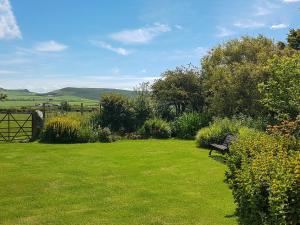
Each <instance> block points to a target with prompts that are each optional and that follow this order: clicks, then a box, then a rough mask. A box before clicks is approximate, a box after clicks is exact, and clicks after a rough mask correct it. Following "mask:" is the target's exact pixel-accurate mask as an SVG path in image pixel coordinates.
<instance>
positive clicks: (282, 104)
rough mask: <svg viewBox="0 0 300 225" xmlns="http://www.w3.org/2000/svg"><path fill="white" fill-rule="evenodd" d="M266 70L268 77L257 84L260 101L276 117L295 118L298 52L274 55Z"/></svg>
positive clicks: (299, 90)
mask: <svg viewBox="0 0 300 225" xmlns="http://www.w3.org/2000/svg"><path fill="white" fill-rule="evenodd" d="M267 70H268V72H269V74H270V76H269V79H268V80H267V81H265V82H263V83H261V84H260V85H259V88H260V91H261V93H262V95H263V99H262V101H261V102H262V103H263V104H264V105H265V106H266V107H267V108H268V109H269V110H270V111H271V112H273V113H274V114H275V116H276V117H277V118H278V119H288V118H292V119H293V118H296V116H297V115H298V114H299V113H300V53H295V54H293V55H291V56H274V57H273V59H271V60H269V62H268V66H267Z"/></svg>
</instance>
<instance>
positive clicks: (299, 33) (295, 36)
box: [287, 29, 300, 50]
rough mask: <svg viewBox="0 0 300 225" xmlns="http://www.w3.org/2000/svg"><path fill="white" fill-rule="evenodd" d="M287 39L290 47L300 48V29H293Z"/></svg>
mask: <svg viewBox="0 0 300 225" xmlns="http://www.w3.org/2000/svg"><path fill="white" fill-rule="evenodd" d="M287 41H288V46H289V47H290V48H292V49H295V50H300V29H297V30H295V29H291V30H290V32H289V34H288V37H287Z"/></svg>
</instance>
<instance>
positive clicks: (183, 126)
mask: <svg viewBox="0 0 300 225" xmlns="http://www.w3.org/2000/svg"><path fill="white" fill-rule="evenodd" d="M210 120H211V118H210V116H208V114H204V113H201V114H200V113H184V114H183V115H182V116H180V117H178V118H177V119H176V120H175V122H174V123H173V133H174V135H175V136H176V137H179V138H183V139H194V138H195V135H196V134H197V131H198V130H199V129H200V128H202V127H205V126H208V124H209V122H210Z"/></svg>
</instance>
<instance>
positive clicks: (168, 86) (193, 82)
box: [152, 67, 204, 115]
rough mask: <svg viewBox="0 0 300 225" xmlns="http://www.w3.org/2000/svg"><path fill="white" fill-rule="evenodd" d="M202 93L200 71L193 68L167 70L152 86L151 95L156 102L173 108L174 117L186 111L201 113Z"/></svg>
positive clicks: (202, 105)
mask: <svg viewBox="0 0 300 225" xmlns="http://www.w3.org/2000/svg"><path fill="white" fill-rule="evenodd" d="M202 92H203V91H202V82H201V77H200V71H199V70H198V69H197V68H193V67H187V68H185V67H178V68H176V69H175V70H168V71H166V72H164V73H163V74H162V78H161V79H158V80H156V81H155V82H154V84H153V85H152V94H153V97H154V99H155V100H156V102H157V103H159V104H160V105H165V106H168V107H173V108H174V109H175V112H176V115H180V114H182V113H183V112H185V111H186V110H187V109H190V110H192V111H201V110H202V109H203V107H204V99H203V94H202Z"/></svg>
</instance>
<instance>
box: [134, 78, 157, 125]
mask: <svg viewBox="0 0 300 225" xmlns="http://www.w3.org/2000/svg"><path fill="white" fill-rule="evenodd" d="M134 91H135V97H134V98H133V101H132V103H133V107H134V110H135V116H136V122H137V126H138V127H139V126H141V125H143V124H144V122H145V121H146V120H147V119H149V118H150V117H152V115H153V103H152V101H151V91H150V84H149V82H146V83H141V84H140V85H139V86H138V87H136V88H135V89H134Z"/></svg>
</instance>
